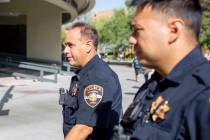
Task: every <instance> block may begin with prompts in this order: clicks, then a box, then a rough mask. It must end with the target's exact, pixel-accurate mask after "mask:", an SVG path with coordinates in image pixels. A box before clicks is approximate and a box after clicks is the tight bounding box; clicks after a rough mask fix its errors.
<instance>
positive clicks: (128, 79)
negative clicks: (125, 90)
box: [126, 78, 137, 82]
mask: <svg viewBox="0 0 210 140" xmlns="http://www.w3.org/2000/svg"><path fill="white" fill-rule="evenodd" d="M126 80H128V81H134V82H137V81H136V80H134V79H129V78H127V79H126Z"/></svg>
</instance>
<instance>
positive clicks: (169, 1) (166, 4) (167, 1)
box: [132, 0, 202, 38]
mask: <svg viewBox="0 0 210 140" xmlns="http://www.w3.org/2000/svg"><path fill="white" fill-rule="evenodd" d="M132 5H136V6H137V8H138V11H141V10H143V9H144V8H145V7H146V6H151V7H152V9H153V10H157V11H160V12H161V13H163V14H166V15H169V16H176V17H179V18H181V19H183V20H184V21H185V23H186V25H187V27H188V28H189V29H190V30H192V31H193V33H194V34H195V36H196V37H197V38H198V37H199V34H200V26H201V16H202V10H201V5H200V2H199V0H133V2H132Z"/></svg>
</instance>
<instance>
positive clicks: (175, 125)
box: [131, 47, 210, 140]
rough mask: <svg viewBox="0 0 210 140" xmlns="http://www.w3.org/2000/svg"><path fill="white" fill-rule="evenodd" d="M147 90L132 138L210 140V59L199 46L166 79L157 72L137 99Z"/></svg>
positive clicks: (143, 139)
mask: <svg viewBox="0 0 210 140" xmlns="http://www.w3.org/2000/svg"><path fill="white" fill-rule="evenodd" d="M143 91H146V92H147V93H146V97H145V98H144V99H143V103H145V106H144V108H143V109H142V112H143V115H139V118H138V120H137V121H136V122H135V124H134V125H133V133H132V135H131V137H132V139H135V140H136V139H137V140H210V62H208V61H207V60H206V59H205V58H204V57H203V56H202V53H201V51H200V49H199V47H197V48H195V49H194V50H193V51H192V52H191V53H190V54H188V55H187V56H186V57H185V58H184V59H183V60H182V61H181V62H179V63H178V64H177V65H176V66H175V68H174V69H173V70H172V72H171V73H170V74H169V75H168V76H166V77H165V78H162V77H161V76H160V75H159V74H158V73H157V72H155V73H154V74H153V76H152V78H151V79H150V80H149V81H148V82H147V83H145V84H144V85H143V86H142V87H141V88H140V89H139V92H138V93H137V95H136V97H135V99H134V101H136V100H139V97H140V95H141V93H142V92H143ZM142 112H141V113H142ZM140 116H141V117H140Z"/></svg>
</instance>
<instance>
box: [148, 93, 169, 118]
mask: <svg viewBox="0 0 210 140" xmlns="http://www.w3.org/2000/svg"><path fill="white" fill-rule="evenodd" d="M169 110H170V107H169V106H168V101H166V100H165V99H164V98H163V97H162V96H159V97H158V98H157V99H156V100H155V101H154V102H152V107H151V109H150V113H151V114H152V120H153V121H156V120H157V119H160V120H164V119H165V114H166V112H168V111H169Z"/></svg>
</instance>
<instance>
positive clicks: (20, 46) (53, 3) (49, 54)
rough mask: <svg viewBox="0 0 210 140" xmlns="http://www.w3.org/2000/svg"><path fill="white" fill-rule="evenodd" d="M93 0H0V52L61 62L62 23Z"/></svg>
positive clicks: (89, 6)
mask: <svg viewBox="0 0 210 140" xmlns="http://www.w3.org/2000/svg"><path fill="white" fill-rule="evenodd" d="M94 4H95V0H0V42H1V45H0V54H14V55H20V56H23V57H26V58H28V59H33V60H38V61H46V62H53V63H58V64H59V63H61V51H62V50H61V37H60V36H61V25H62V24H63V23H65V22H68V21H72V20H74V19H75V18H76V17H78V16H79V15H82V14H85V13H87V12H88V11H90V10H91V9H92V8H93V6H94Z"/></svg>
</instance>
